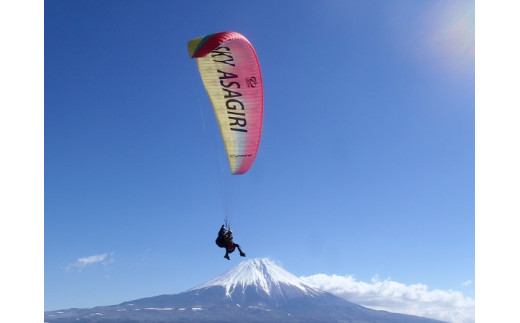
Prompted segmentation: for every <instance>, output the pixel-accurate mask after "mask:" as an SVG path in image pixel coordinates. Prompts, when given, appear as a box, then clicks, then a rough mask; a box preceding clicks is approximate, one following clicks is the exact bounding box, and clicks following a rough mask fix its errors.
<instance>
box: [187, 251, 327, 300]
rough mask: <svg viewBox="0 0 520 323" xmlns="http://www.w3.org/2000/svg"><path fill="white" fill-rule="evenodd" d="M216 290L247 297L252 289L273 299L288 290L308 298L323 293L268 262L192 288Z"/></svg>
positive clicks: (240, 268) (248, 264)
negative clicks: (245, 294)
mask: <svg viewBox="0 0 520 323" xmlns="http://www.w3.org/2000/svg"><path fill="white" fill-rule="evenodd" d="M214 286H222V287H224V290H225V294H226V296H227V297H232V296H233V295H234V294H240V293H245V291H246V290H247V289H250V288H253V289H254V291H255V292H257V293H260V294H265V295H267V296H270V297H280V296H281V297H283V296H284V294H285V293H287V292H289V290H292V291H293V292H294V293H298V292H300V293H303V295H307V296H317V295H322V294H323V293H324V292H322V291H320V290H319V289H316V288H312V287H310V286H308V285H306V284H304V283H303V282H302V281H301V280H300V279H299V278H298V277H296V276H294V275H293V274H291V273H289V272H287V271H285V270H283V269H282V268H280V267H279V266H277V265H276V264H275V263H274V262H272V261H271V260H268V259H252V260H248V261H243V262H241V263H240V264H239V265H238V266H236V267H235V268H233V269H231V270H229V271H228V272H226V273H225V274H224V275H221V276H219V277H217V278H215V279H213V280H210V281H208V282H207V283H205V284H202V285H200V286H197V287H195V288H192V289H190V291H195V290H199V289H207V288H211V287H214Z"/></svg>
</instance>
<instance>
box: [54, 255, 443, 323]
mask: <svg viewBox="0 0 520 323" xmlns="http://www.w3.org/2000/svg"><path fill="white" fill-rule="evenodd" d="M45 322H48V323H67V322H107V323H109V322H111V323H116V322H302V323H305V322H356V323H363V322H366V323H368V322H371V323H373V322H381V323H382V322H388V323H427V322H429V323H432V322H439V321H435V320H431V319H426V318H421V317H417V316H411V315H403V314H395V313H389V312H383V311H375V310H371V309H368V308H365V307H363V306H360V305H357V304H354V303H351V302H348V301H346V300H344V299H342V298H339V297H337V296H334V295H332V294H330V293H326V292H323V291H321V290H319V289H316V288H313V287H310V286H308V285H306V284H305V283H304V282H303V281H301V280H300V279H299V278H297V277H296V276H294V275H293V274H291V273H289V272H287V271H285V270H284V269H282V268H281V267H279V266H278V265H276V264H275V263H274V262H273V261H271V260H268V259H252V260H247V261H244V262H242V263H240V264H239V265H238V266H236V267H235V268H233V269H231V270H229V271H228V272H226V273H224V274H223V275H221V276H219V277H217V278H215V279H213V280H210V281H208V282H206V283H204V284H202V285H200V286H197V287H194V288H192V289H190V290H188V291H186V292H183V293H179V294H173V295H161V296H155V297H148V298H142V299H138V300H134V301H130V302H124V303H121V304H119V305H113V306H100V307H95V308H92V309H69V310H61V311H50V312H46V313H45Z"/></svg>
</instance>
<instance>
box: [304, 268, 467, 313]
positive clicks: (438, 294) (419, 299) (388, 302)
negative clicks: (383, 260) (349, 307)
mask: <svg viewBox="0 0 520 323" xmlns="http://www.w3.org/2000/svg"><path fill="white" fill-rule="evenodd" d="M300 278H301V279H303V280H304V281H305V282H306V283H307V284H309V285H311V286H314V287H316V288H319V289H321V290H323V291H326V292H330V293H332V294H334V295H336V296H339V297H341V298H344V299H346V300H348V301H351V302H353V303H356V304H360V305H363V306H365V307H369V308H372V309H375V310H383V311H389V312H394V313H403V314H411V315H418V316H423V317H428V318H433V319H437V320H442V321H447V322H453V323H470V322H475V300H474V299H472V298H470V297H465V296H464V295H463V294H462V293H461V292H458V291H452V290H447V291H444V290H438V289H435V290H431V291H430V290H428V286H426V285H423V284H412V285H405V284H402V283H398V282H395V281H392V280H390V279H385V280H380V279H379V278H377V277H376V278H373V279H372V280H371V281H370V282H368V283H367V282H362V281H357V280H356V279H355V278H354V277H353V276H350V275H346V276H338V275H324V274H317V275H312V276H307V277H300Z"/></svg>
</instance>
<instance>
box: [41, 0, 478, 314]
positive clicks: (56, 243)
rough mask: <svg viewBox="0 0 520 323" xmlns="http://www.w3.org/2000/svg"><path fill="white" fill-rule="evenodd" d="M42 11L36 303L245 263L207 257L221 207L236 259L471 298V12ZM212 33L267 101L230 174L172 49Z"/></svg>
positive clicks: (424, 7)
mask: <svg viewBox="0 0 520 323" xmlns="http://www.w3.org/2000/svg"><path fill="white" fill-rule="evenodd" d="M44 18H45V25H44V26H45V31H44V37H45V50H44V54H45V56H44V57H45V58H44V59H45V61H44V63H45V74H44V84H45V87H44V91H45V99H44V104H45V109H44V113H45V115H44V119H43V121H44V124H45V131H44V134H45V138H44V145H45V159H44V171H45V182H44V189H45V206H44V212H45V218H44V220H45V224H44V233H45V238H44V255H45V263H44V280H45V290H44V298H45V305H44V306H45V310H54V309H62V308H69V307H92V306H96V305H109V304H116V303H119V302H122V301H127V300H131V299H136V298H141V297H147V296H154V295H159V294H164V293H177V292H181V291H184V290H186V289H188V288H191V287H194V286H196V285H198V284H200V283H203V282H205V281H207V280H209V279H211V278H214V277H215V276H217V275H219V274H221V273H223V272H224V271H226V270H227V269H229V268H231V267H232V266H234V265H236V264H237V263H238V262H239V261H241V260H242V259H241V258H240V257H237V255H236V254H233V255H232V259H231V261H227V260H225V259H224V258H223V252H222V250H221V249H218V248H217V247H216V246H215V245H214V242H213V241H214V238H215V234H216V231H217V230H218V228H219V226H220V225H221V224H222V219H223V217H224V215H225V214H228V215H230V216H231V218H232V226H233V229H234V231H235V240H236V241H237V242H238V243H240V244H241V245H242V246H243V248H244V251H245V252H246V253H247V255H248V258H256V257H269V258H271V259H274V260H276V261H277V262H279V263H281V265H282V266H283V267H284V268H285V269H286V270H288V271H290V272H292V273H294V274H296V275H298V276H302V277H314V276H313V275H317V274H324V275H326V276H327V277H329V278H331V277H335V276H334V275H339V276H344V277H347V278H349V277H350V278H351V283H352V281H355V282H358V283H360V282H368V284H372V286H375V285H377V282H381V281H386V282H392V283H395V284H401V285H399V286H401V287H402V286H405V287H406V288H412V289H413V288H414V286H415V287H416V286H418V284H419V285H420V286H427V288H426V289H427V291H434V290H438V291H442V292H446V293H447V294H449V293H450V292H453V291H455V292H458V293H460V294H461V295H463V299H464V300H466V301H468V299H469V300H470V303H471V299H474V297H475V286H474V282H475V69H474V64H475V55H474V50H475V27H474V26H475V25H474V19H475V10H474V3H473V2H472V1H449V2H447V1H420V2H419V1H411V0H410V1H392V2H385V1H365V2H360V1H320V2H316V1H298V2H296V1H285V2H281V1H241V2H239V3H233V4H219V3H216V2H211V1H197V2H193V1H190V2H181V1H74V2H70V1H46V2H45V12H44ZM226 30H233V31H238V32H240V33H242V34H243V35H245V36H246V37H247V38H248V39H249V40H250V41H251V42H252V44H253V45H254V47H255V49H256V51H257V54H258V58H259V61H260V65H261V68H262V74H263V81H264V96H265V114H264V127H263V135H262V140H261V143H260V147H259V151H258V157H257V159H256V161H255V163H254V164H253V167H252V168H251V170H250V171H249V172H248V173H247V174H245V175H242V176H235V177H232V178H231V175H229V176H227V173H226V169H225V168H224V167H223V166H222V163H223V161H222V158H223V156H222V154H223V148H222V144H221V141H220V138H219V134H218V130H217V129H216V124H215V123H216V122H215V120H214V117H213V115H212V111H211V107H210V103H209V100H208V98H207V96H206V93H205V91H204V88H203V85H202V81H201V80H200V76H199V75H198V71H197V68H196V63H195V61H194V60H191V59H190V58H189V57H188V54H187V47H186V44H187V42H188V41H189V40H190V39H192V38H195V37H198V36H203V35H207V34H210V33H214V32H219V31H226ZM228 195H229V196H228ZM390 285H392V284H390ZM450 295H452V294H450ZM351 296H352V295H351ZM360 298H362V297H360ZM391 309H392V310H394V311H399V309H396V308H391ZM403 310H406V309H403ZM466 310H467V309H466ZM461 321H463V319H461Z"/></svg>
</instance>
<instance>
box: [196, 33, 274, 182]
mask: <svg viewBox="0 0 520 323" xmlns="http://www.w3.org/2000/svg"><path fill="white" fill-rule="evenodd" d="M188 52H189V55H190V57H192V58H195V59H196V60H197V66H198V68H199V72H200V75H201V77H202V81H203V83H204V87H205V88H206V92H207V93H208V96H209V98H210V101H211V104H212V106H213V111H214V112H215V116H216V118H217V122H218V124H219V128H220V133H221V135H222V139H223V141H224V146H225V150H226V154H227V158H228V162H229V168H230V170H231V173H232V174H244V173H245V172H247V171H248V170H249V169H250V168H251V165H252V164H253V161H254V160H255V157H256V154H257V151H258V145H259V144H260V136H261V133H262V119H263V109H264V100H263V83H262V75H261V72H260V66H259V64H258V59H257V56H256V53H255V50H254V48H253V46H252V45H251V43H250V42H249V41H248V40H247V39H246V38H245V37H244V36H243V35H241V34H239V33H237V32H233V31H227V32H220V33H216V34H211V35H207V36H203V37H198V38H195V39H193V40H191V41H190V42H188Z"/></svg>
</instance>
